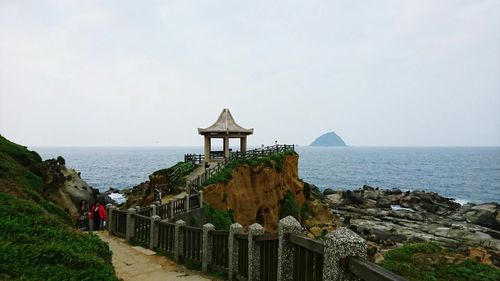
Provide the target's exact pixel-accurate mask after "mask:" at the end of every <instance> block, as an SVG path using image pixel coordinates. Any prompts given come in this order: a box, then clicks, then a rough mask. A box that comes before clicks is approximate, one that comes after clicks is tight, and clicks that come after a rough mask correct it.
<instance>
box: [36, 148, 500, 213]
mask: <svg viewBox="0 0 500 281" xmlns="http://www.w3.org/2000/svg"><path fill="white" fill-rule="evenodd" d="M30 149H33V150H35V151H37V152H38V153H39V154H40V155H41V156H42V158H43V159H50V158H56V157H57V156H62V157H63V158H64V159H65V160H66V166H68V167H71V168H73V169H75V170H77V171H79V172H81V177H82V178H83V179H84V180H85V181H86V182H87V183H88V184H90V185H91V186H93V187H94V188H98V189H99V190H101V191H105V190H108V189H109V188H110V187H113V188H118V189H123V188H128V187H133V186H135V185H137V184H139V183H141V182H144V181H146V180H147V179H148V175H150V174H151V173H153V172H154V171H157V170H159V169H163V168H167V167H170V166H171V165H173V164H175V163H177V162H179V161H183V160H184V154H186V153H202V148H201V147H31V148H30ZM296 151H297V152H298V153H299V156H300V158H299V176H300V177H301V178H302V179H303V180H304V181H307V182H309V183H312V184H314V185H316V186H318V187H319V188H320V189H322V190H324V189H326V188H332V189H357V188H360V187H362V186H363V185H365V184H366V185H370V186H373V187H380V188H399V189H401V190H403V191H407V190H410V191H411V190H425V191H432V192H437V193H439V194H440V195H442V196H445V197H449V198H453V199H455V200H456V201H457V202H459V203H461V204H464V203H467V202H472V203H486V202H497V203H500V147H309V146H299V147H297V148H296Z"/></svg>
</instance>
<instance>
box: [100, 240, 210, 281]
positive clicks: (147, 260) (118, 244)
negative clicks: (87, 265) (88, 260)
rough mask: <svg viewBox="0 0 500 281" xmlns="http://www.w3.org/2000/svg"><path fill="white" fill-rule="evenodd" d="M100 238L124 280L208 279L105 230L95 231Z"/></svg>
mask: <svg viewBox="0 0 500 281" xmlns="http://www.w3.org/2000/svg"><path fill="white" fill-rule="evenodd" d="M95 233H96V234H97V235H98V236H99V237H100V238H101V240H103V241H105V242H107V243H108V244H109V248H110V249H111V251H112V252H113V259H112V262H113V267H114V268H115V271H116V276H118V278H121V279H123V280H124V281H135V280H138V281H139V280H140V281H143V280H148V281H156V280H158V281H159V280H162V281H163V280H169V281H177V280H178V281H181V280H182V281H208V280H211V279H210V278H207V277H202V276H200V275H198V274H199V273H197V272H192V271H189V270H187V269H186V268H185V267H183V266H181V265H178V264H176V263H175V262H173V261H171V260H169V259H167V258H166V257H163V256H158V255H156V254H155V252H153V251H151V250H148V249H145V248H142V247H135V246H131V245H129V244H127V243H126V241H125V240H124V239H122V238H118V237H115V236H110V235H109V234H108V233H107V232H105V231H99V232H95Z"/></svg>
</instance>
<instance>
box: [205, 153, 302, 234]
mask: <svg viewBox="0 0 500 281" xmlns="http://www.w3.org/2000/svg"><path fill="white" fill-rule="evenodd" d="M283 157H284V159H283V167H282V169H281V170H278V168H277V167H276V166H277V163H276V162H273V163H272V166H271V167H270V166H266V165H257V166H250V165H249V164H243V165H241V166H238V167H235V168H234V169H233V170H232V174H231V179H230V180H229V181H227V182H219V183H215V184H211V185H208V186H206V187H205V188H204V190H203V201H204V203H206V204H208V205H209V206H211V207H213V208H215V209H218V210H225V211H230V210H232V212H233V219H234V221H235V222H238V223H240V224H241V225H243V226H244V227H247V226H249V225H251V224H253V223H255V222H258V223H260V224H261V225H262V226H263V227H264V228H265V229H266V231H275V230H277V226H278V224H277V223H278V220H279V217H280V209H281V208H280V202H281V201H282V200H283V198H285V195H286V193H287V192H290V193H291V194H292V196H293V198H294V200H295V202H296V203H297V205H298V206H299V207H302V205H303V204H304V202H305V200H306V199H305V196H304V193H303V189H304V184H303V183H302V182H301V181H299V180H298V168H297V167H298V160H299V157H298V156H297V155H286V156H283Z"/></svg>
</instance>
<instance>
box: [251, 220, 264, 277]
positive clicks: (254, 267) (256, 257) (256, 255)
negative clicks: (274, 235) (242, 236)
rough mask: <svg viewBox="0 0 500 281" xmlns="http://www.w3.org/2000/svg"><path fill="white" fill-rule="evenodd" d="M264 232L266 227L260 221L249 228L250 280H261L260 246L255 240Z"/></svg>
mask: <svg viewBox="0 0 500 281" xmlns="http://www.w3.org/2000/svg"><path fill="white" fill-rule="evenodd" d="M263 233H264V228H263V227H262V225H260V224H258V223H254V224H252V225H250V227H249V228H248V280H249V281H259V280H260V247H259V245H258V244H257V243H256V242H255V241H254V238H255V236H258V235H261V234H263Z"/></svg>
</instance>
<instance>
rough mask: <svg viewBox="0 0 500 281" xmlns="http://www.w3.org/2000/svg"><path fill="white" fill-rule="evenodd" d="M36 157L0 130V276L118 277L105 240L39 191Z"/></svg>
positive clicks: (36, 277)
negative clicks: (79, 226) (76, 224)
mask: <svg viewBox="0 0 500 281" xmlns="http://www.w3.org/2000/svg"><path fill="white" fill-rule="evenodd" d="M40 163H41V158H40V156H39V155H38V154H36V153H35V152H30V151H28V150H27V149H26V148H25V147H23V146H20V145H17V144H14V143H12V142H10V141H8V140H6V139H5V138H3V137H2V136H0V280H117V278H116V277H115V276H114V272H113V267H112V265H111V262H110V261H111V252H110V251H109V248H108V246H107V245H106V244H105V243H104V242H102V241H101V240H100V239H99V238H98V237H97V236H95V235H93V234H83V233H80V232H78V231H75V230H73V229H72V228H71V226H70V225H69V224H70V221H71V220H70V218H69V216H68V214H67V213H66V212H65V211H64V210H62V209H61V208H60V207H59V206H57V205H55V204H52V203H51V202H49V201H48V200H46V199H45V198H44V197H43V195H42V191H43V181H42V179H41V177H40V175H39V171H40V167H41V165H40Z"/></svg>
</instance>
